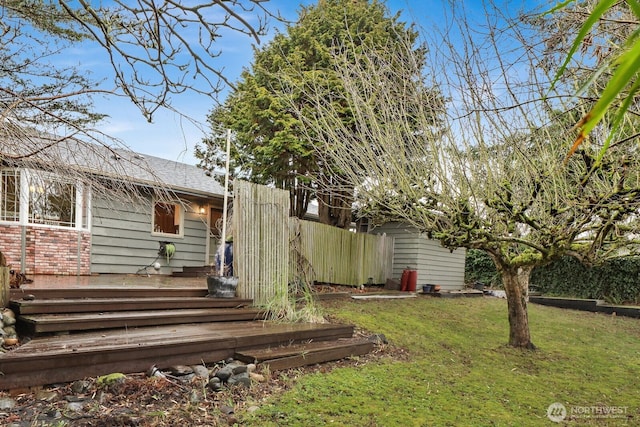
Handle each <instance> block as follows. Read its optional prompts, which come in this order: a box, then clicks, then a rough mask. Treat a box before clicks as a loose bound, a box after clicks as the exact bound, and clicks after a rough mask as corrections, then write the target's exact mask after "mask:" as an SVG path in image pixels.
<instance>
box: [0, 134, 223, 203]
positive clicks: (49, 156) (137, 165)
mask: <svg viewBox="0 0 640 427" xmlns="http://www.w3.org/2000/svg"><path fill="white" fill-rule="evenodd" d="M52 141H53V143H52ZM0 146H1V145H0ZM3 158H4V159H5V160H4V161H5V162H8V164H16V165H23V166H25V167H38V165H40V166H41V167H42V168H44V169H54V167H53V166H54V165H58V167H56V168H55V170H57V171H60V172H62V173H64V170H65V167H66V166H69V173H70V174H71V173H72V172H73V170H75V171H80V172H82V173H89V174H92V175H96V176H102V177H107V178H113V179H116V180H117V179H123V180H128V181H131V182H133V183H136V184H140V185H145V186H151V187H155V188H164V189H169V190H173V191H174V192H177V193H185V194H192V195H196V196H202V197H215V196H222V195H224V188H223V187H222V185H220V184H219V183H218V182H217V181H216V180H215V179H214V178H213V177H211V176H207V174H205V171H204V170H202V169H200V168H198V167H197V166H194V165H189V164H186V163H180V162H176V161H173V160H167V159H162V158H159V157H155V156H149V155H142V154H140V153H136V152H134V151H129V150H125V149H123V148H110V147H107V146H104V145H99V144H93V143H87V142H83V141H79V140H77V139H74V138H68V139H62V140H59V139H58V138H56V137H51V138H48V137H46V136H44V137H42V136H40V137H38V136H33V135H31V136H29V137H25V138H24V139H21V140H20V141H19V142H16V140H15V139H14V140H13V141H8V142H7V144H6V145H5V147H2V149H0V160H2V159H3ZM11 158H14V159H15V158H19V159H22V160H19V161H11V162H9V161H8V159H11ZM60 166H62V167H61V168H60Z"/></svg>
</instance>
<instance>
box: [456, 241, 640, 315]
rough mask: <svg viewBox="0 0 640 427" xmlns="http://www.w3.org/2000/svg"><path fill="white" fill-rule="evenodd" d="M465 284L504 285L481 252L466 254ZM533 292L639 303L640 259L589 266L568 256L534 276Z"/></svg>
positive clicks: (535, 272)
mask: <svg viewBox="0 0 640 427" xmlns="http://www.w3.org/2000/svg"><path fill="white" fill-rule="evenodd" d="M465 281H466V282H467V283H474V282H476V281H480V282H483V283H485V284H487V285H491V286H494V287H499V286H501V284H502V282H501V280H500V277H499V276H498V274H497V271H496V269H495V266H494V265H493V262H492V261H491V258H490V257H489V256H488V255H487V254H486V253H484V252H482V251H478V250H469V251H467V261H466V266H465ZM529 286H530V288H531V289H533V290H536V291H539V292H542V293H543V294H545V295H549V296H565V297H574V298H595V299H604V300H607V301H609V302H611V303H616V304H619V303H622V302H633V303H636V304H637V303H640V258H638V257H633V258H621V259H615V260H610V261H607V262H605V263H603V264H602V265H598V266H594V267H587V266H585V265H583V264H581V263H580V262H579V261H578V260H576V259H575V258H571V257H565V258H563V259H561V260H559V261H556V262H553V263H551V264H549V265H546V266H542V267H537V268H535V269H534V270H533V272H532V273H531V280H530V282H529Z"/></svg>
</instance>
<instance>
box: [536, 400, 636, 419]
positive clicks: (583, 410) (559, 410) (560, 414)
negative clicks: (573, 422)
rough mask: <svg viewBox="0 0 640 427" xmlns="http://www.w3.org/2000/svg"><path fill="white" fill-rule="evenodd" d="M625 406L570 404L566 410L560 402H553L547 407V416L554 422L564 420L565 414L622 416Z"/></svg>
mask: <svg viewBox="0 0 640 427" xmlns="http://www.w3.org/2000/svg"><path fill="white" fill-rule="evenodd" d="M627 409H628V407H627V406H604V405H596V406H571V407H570V408H569V410H567V408H566V406H564V405H563V404H562V403H559V402H555V403H552V404H551V405H549V407H548V408H547V418H549V419H550V420H551V421H553V422H554V423H560V422H562V421H564V420H565V419H566V418H567V416H569V417H570V418H571V419H576V418H624V417H626V415H627Z"/></svg>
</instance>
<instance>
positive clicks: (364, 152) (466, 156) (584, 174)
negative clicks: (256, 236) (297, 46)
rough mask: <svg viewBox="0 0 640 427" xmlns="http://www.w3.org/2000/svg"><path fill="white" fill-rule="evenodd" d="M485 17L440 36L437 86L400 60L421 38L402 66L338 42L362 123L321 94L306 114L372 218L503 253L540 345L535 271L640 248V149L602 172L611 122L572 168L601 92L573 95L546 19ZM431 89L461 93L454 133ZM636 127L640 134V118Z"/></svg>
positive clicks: (516, 318)
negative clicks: (553, 61)
mask: <svg viewBox="0 0 640 427" xmlns="http://www.w3.org/2000/svg"><path fill="white" fill-rule="evenodd" d="M461 7H463V6H461ZM484 12H485V13H484V15H483V17H484V19H486V20H485V21H484V22H483V25H480V24H479V23H474V22H471V20H470V18H468V17H467V16H465V15H464V11H461V10H460V9H458V8H455V7H454V8H453V15H452V20H451V22H449V23H448V26H447V31H448V32H447V33H436V32H435V31H432V32H431V34H437V37H436V36H434V38H433V39H432V40H430V41H429V42H427V46H429V47H430V49H431V52H430V53H429V57H428V61H427V64H428V67H429V71H428V73H427V74H426V75H424V78H425V79H426V80H428V81H429V82H430V83H431V84H429V85H415V84H412V82H411V79H410V76H412V75H414V74H413V71H414V69H415V64H417V63H420V58H416V59H415V60H414V61H404V62H402V63H401V64H400V62H401V58H411V55H409V54H407V52H409V51H410V46H409V45H407V46H406V51H405V52H404V53H403V55H398V63H399V64H400V65H398V66H394V67H393V68H392V69H391V70H389V69H388V68H386V67H388V66H389V65H390V63H389V62H386V61H383V58H381V57H380V56H378V55H376V53H375V52H368V53H364V54H359V55H358V54H356V53H354V51H353V50H352V49H350V47H349V46H348V45H347V46H344V47H343V49H337V50H336V55H337V61H338V63H339V64H340V65H339V66H338V67H337V71H338V73H339V75H340V78H341V79H342V81H343V82H344V87H345V93H343V94H341V95H340V96H342V97H343V102H344V103H345V104H347V105H348V106H349V108H350V109H351V110H352V111H354V114H355V120H354V123H355V124H354V125H353V126H352V127H347V126H345V125H344V124H343V123H341V121H340V119H339V117H340V114H339V111H336V110H335V109H334V108H332V105H334V104H329V103H326V102H324V101H323V98H322V97H321V96H316V97H315V99H316V102H315V112H316V113H315V114H309V113H308V112H307V113H306V114H304V115H303V114H302V111H300V112H299V113H300V114H301V118H302V120H303V122H304V124H305V126H306V128H307V129H308V135H309V137H311V136H313V138H314V140H313V142H314V144H315V146H316V148H317V150H318V152H319V153H322V155H323V156H326V157H328V158H329V159H330V160H331V162H334V163H335V164H336V165H337V167H338V169H339V170H340V171H341V173H342V175H341V176H342V177H344V182H343V184H344V185H345V187H347V188H348V187H350V186H355V188H356V203H357V204H358V208H359V211H360V214H361V215H363V216H367V217H370V218H372V219H374V220H375V221H377V222H383V221H388V220H395V221H398V220H400V221H405V222H406V223H408V224H410V225H412V226H414V227H416V228H417V229H418V230H420V231H422V232H424V233H425V235H427V236H428V237H431V238H434V239H438V240H439V241H440V242H441V243H442V245H443V246H445V247H447V248H451V249H454V248H459V247H465V248H474V249H481V250H484V251H485V252H487V253H488V254H489V255H490V257H491V258H492V260H493V261H494V263H495V265H496V267H497V269H498V271H499V273H500V274H501V276H502V281H503V284H504V287H505V291H506V295H507V303H508V318H509V325H510V332H509V344H510V345H512V346H515V347H520V348H529V349H533V348H535V346H534V345H533V343H532V341H531V336H530V331H529V323H528V314H527V296H528V285H529V276H530V273H531V271H532V269H533V268H534V267H535V266H539V265H542V264H545V263H548V262H551V261H553V260H555V259H557V258H558V257H561V256H565V255H572V256H576V257H578V258H580V259H581V260H583V261H585V262H595V261H597V260H598V259H602V258H605V257H612V256H624V255H630V254H633V253H635V252H636V249H637V246H636V238H637V236H638V235H640V229H639V227H638V221H637V212H638V209H640V156H638V155H637V153H636V151H637V148H636V147H635V146H630V145H625V144H620V145H617V146H614V147H611V148H610V149H609V150H608V151H607V152H606V154H605V156H604V158H603V161H602V164H601V166H600V167H599V168H597V169H595V170H593V169H592V166H593V162H594V159H595V158H596V156H597V155H598V153H599V151H600V148H601V146H602V144H603V142H604V139H605V138H606V129H604V128H603V129H597V130H596V131H594V132H592V135H591V139H590V141H589V142H588V143H587V144H583V145H582V146H581V147H580V149H579V151H578V153H577V155H575V156H573V157H571V158H570V159H568V161H567V163H565V158H566V153H567V152H568V149H569V148H570V147H571V145H572V142H573V140H574V133H573V132H572V126H573V124H574V123H575V118H576V117H579V116H580V115H581V114H582V113H584V112H585V111H587V110H588V108H589V102H590V100H589V99H584V98H582V99H577V100H576V99H575V98H574V97H573V96H572V95H573V93H574V92H573V87H572V85H579V84H580V83H581V82H578V81H573V82H572V81H567V82H566V84H564V85H558V86H556V89H555V91H553V92H550V87H551V85H550V83H551V81H552V79H553V75H550V73H548V72H547V71H546V70H545V69H544V68H542V67H540V66H539V65H540V64H541V63H543V60H544V55H545V45H544V40H543V38H542V37H541V34H540V33H539V32H538V31H537V28H536V27H531V26H527V25H526V24H525V22H526V20H516V19H512V18H511V17H510V16H509V15H508V14H507V13H506V11H505V10H504V9H499V8H495V7H491V6H487V9H486V10H485V11H484ZM476 16H477V15H476ZM347 55H351V56H353V55H356V57H357V60H356V61H355V62H354V61H353V59H351V60H350V61H348V60H347ZM423 86H428V87H439V88H440V91H441V95H442V96H444V97H445V99H447V100H448V105H447V106H446V108H442V109H440V110H438V111H437V113H438V117H439V119H440V120H442V121H443V122H444V123H445V124H446V126H445V130H442V129H440V128H437V129H436V128H434V125H433V117H434V111H433V106H437V105H439V104H438V102H437V99H434V98H433V96H434V92H424V91H420V90H418V89H419V88H420V87H423ZM300 89H301V90H302V89H303V88H300ZM304 90H306V92H307V94H308V96H309V97H313V96H314V95H315V94H322V93H323V90H322V88H318V87H313V85H310V86H307V87H306V88H304ZM336 96H339V95H338V94H336ZM292 106H293V107H295V105H294V104H292ZM416 123H418V125H417V126H416ZM416 129H418V130H416ZM624 131H625V132H626V133H627V134H628V135H633V134H635V129H634V128H633V122H632V121H629V122H628V123H627V124H626V126H625V127H624Z"/></svg>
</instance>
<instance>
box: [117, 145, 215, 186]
mask: <svg viewBox="0 0 640 427" xmlns="http://www.w3.org/2000/svg"><path fill="white" fill-rule="evenodd" d="M114 151H115V152H116V153H117V154H118V155H119V156H120V159H118V160H116V159H113V158H112V161H113V162H119V163H122V164H123V165H124V170H125V173H126V175H127V176H128V177H129V178H131V179H132V180H134V181H139V182H141V183H144V184H150V185H154V184H155V183H157V181H160V183H161V184H163V185H165V186H166V187H168V188H170V189H172V190H174V191H176V192H183V193H194V194H197V195H206V196H222V195H224V188H223V187H222V185H220V184H219V183H218V182H217V181H216V180H215V179H214V178H213V177H211V176H207V175H206V174H205V171H204V170H202V169H200V168H198V167H197V166H194V165H189V164H186V163H180V162H176V161H173V160H167V159H162V158H160V157H154V156H149V155H146V154H144V155H141V154H139V153H135V152H133V151H125V150H122V149H116V150H114ZM137 165H141V166H142V167H136V166H137ZM143 165H146V167H145V166H143ZM149 171H153V174H155V177H154V176H153V175H152V174H151V173H149Z"/></svg>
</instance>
